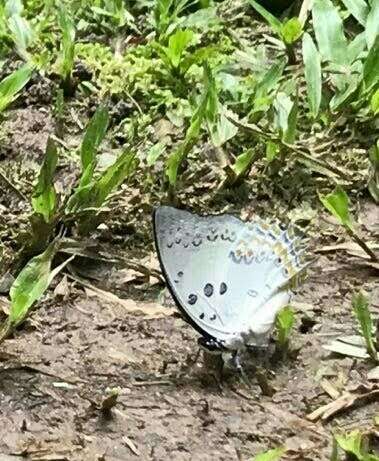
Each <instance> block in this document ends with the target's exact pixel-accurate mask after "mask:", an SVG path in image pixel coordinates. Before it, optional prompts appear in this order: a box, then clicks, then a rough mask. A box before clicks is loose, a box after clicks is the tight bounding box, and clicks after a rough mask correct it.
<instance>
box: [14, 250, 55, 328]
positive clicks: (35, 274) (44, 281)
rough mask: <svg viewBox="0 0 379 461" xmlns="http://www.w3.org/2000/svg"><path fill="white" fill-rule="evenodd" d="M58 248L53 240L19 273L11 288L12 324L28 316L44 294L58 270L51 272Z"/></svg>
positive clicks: (17, 323) (18, 322) (15, 324)
mask: <svg viewBox="0 0 379 461" xmlns="http://www.w3.org/2000/svg"><path fill="white" fill-rule="evenodd" d="M57 249H58V246H57V242H56V241H54V242H52V243H51V244H50V245H49V247H48V248H47V249H46V250H45V251H44V252H43V253H42V254H41V255H39V256H35V257H34V258H33V259H31V260H30V261H29V262H28V264H27V265H26V266H25V267H24V268H23V270H22V271H21V272H20V273H19V274H18V276H17V278H16V280H15V281H14V283H13V285H12V287H11V290H10V298H11V308H10V312H9V321H10V323H11V325H12V326H17V325H19V324H20V323H21V322H22V321H23V320H24V319H25V317H26V316H27V314H28V312H29V310H30V308H31V307H32V306H33V304H34V303H35V302H36V301H37V300H38V299H39V298H40V297H41V296H42V295H43V293H44V292H45V291H46V289H47V288H48V286H49V284H50V282H51V280H52V278H53V277H54V275H55V274H56V272H51V263H52V260H53V258H54V255H55V254H56V252H57Z"/></svg>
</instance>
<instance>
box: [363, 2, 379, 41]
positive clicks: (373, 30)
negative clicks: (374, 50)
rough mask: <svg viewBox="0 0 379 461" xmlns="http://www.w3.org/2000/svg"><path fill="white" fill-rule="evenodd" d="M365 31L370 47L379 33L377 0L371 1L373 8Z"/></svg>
mask: <svg viewBox="0 0 379 461" xmlns="http://www.w3.org/2000/svg"><path fill="white" fill-rule="evenodd" d="M365 33H366V41H367V48H368V49H370V48H371V47H372V46H373V45H374V42H375V39H376V37H377V36H378V35H379V2H378V1H377V0H373V1H372V2H371V10H370V12H369V14H368V16H367V21H366V30H365Z"/></svg>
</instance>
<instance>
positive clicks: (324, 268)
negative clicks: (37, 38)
mask: <svg viewBox="0 0 379 461" xmlns="http://www.w3.org/2000/svg"><path fill="white" fill-rule="evenodd" d="M19 116H20V117H21V119H22V117H24V115H22V116H21V115H16V117H19ZM40 116H41V117H43V116H44V115H38V116H37V119H38V118H39V117H40ZM22 120H23V119H22ZM47 120H48V119H47ZM47 125H48V124H47ZM47 125H46V123H45V124H44V128H42V129H41V132H40V136H39V137H38V138H35V139H39V141H38V142H40V143H41V144H38V145H35V144H34V143H35V142H36V143H37V141H35V140H31V141H30V143H31V145H30V149H31V150H33V151H34V152H36V156H37V158H38V156H39V154H40V152H42V151H43V149H42V148H41V146H43V144H44V142H46V140H45V141H44V137H46V135H45V133H46V132H48V131H49V128H48V127H47ZM31 131H34V132H35V130H34V129H32V130H31ZM26 140H27V142H28V143H29V138H28V137H26ZM28 145H29V144H28ZM12 146H13V147H12V149H13V148H14V146H15V144H12ZM16 146H17V145H16ZM26 147H28V146H25V144H23V145H22V149H24V148H26ZM28 149H29V147H28ZM41 149H42V150H41ZM17 150H20V149H19V148H17ZM12 156H13V153H8V156H7V161H9V159H10V157H12ZM8 208H9V207H8ZM5 211H6V210H5ZM377 220H378V218H377V213H375V208H374V209H373V207H372V206H370V205H367V206H366V205H364V206H363V207H362V216H361V222H362V223H364V226H365V231H366V232H367V235H373V234H375V233H376V234H377V228H378V227H377V226H378V223H377ZM331 240H333V239H332V238H331V237H326V238H323V237H320V238H318V239H315V241H314V243H313V244H312V248H311V249H310V251H311V252H316V251H317V250H319V249H320V248H321V247H322V246H324V245H327V244H330V243H332V242H331ZM333 241H334V240H333ZM149 244H151V242H150V243H149ZM117 251H119V250H117ZM315 254H316V253H315ZM123 256H125V257H126V258H127V257H128V252H127V251H125V252H124V254H123ZM151 264H153V265H156V264H157V262H156V259H155V256H152V262H151ZM124 275H125V274H124ZM129 275H130V274H129ZM117 277H118V274H117V272H109V273H107V275H106V276H104V278H105V279H106V282H107V283H106V284H105V285H106V289H107V290H109V292H111V291H113V290H112V286H113V285H115V283H114V280H116V279H117ZM133 279H134V275H133V274H131V275H130V277H129V278H128V277H126V279H125V278H124V285H123V287H124V288H122V286H121V288H120V286H118V288H117V294H118V295H119V296H120V297H122V298H124V299H126V300H130V301H127V302H130V303H131V305H132V304H133V300H135V299H137V298H138V300H139V303H140V304H139V306H140V312H139V313H131V312H130V311H128V309H127V308H126V307H125V304H124V305H122V304H120V303H117V302H115V301H114V299H112V298H111V296H109V297H108V299H107V296H106V295H104V294H103V295H102V296H101V297H99V296H97V295H96V294H95V293H94V292H93V290H91V289H89V288H88V284H86V283H84V284H83V283H81V282H80V279H77V280H76V281H75V280H73V279H71V278H67V279H64V280H63V282H62V279H59V282H60V283H59V284H58V286H57V287H55V290H54V287H53V289H52V290H50V292H49V294H48V295H47V296H46V297H45V298H44V300H42V302H41V303H40V304H39V308H38V309H37V310H36V311H35V312H33V314H32V315H31V317H30V318H29V319H28V320H27V321H26V323H25V324H24V325H23V326H22V328H20V330H19V331H17V332H16V333H15V335H14V337H12V338H11V339H9V340H7V341H5V342H4V343H3V344H2V345H1V348H0V401H1V402H0V460H1V461H9V460H13V461H16V460H17V461H18V460H19V461H21V460H25V459H26V460H33V461H37V460H41V461H42V460H74V461H76V460H78V461H79V460H86V461H87V460H88V461H94V460H98V461H100V460H105V461H121V460H134V459H142V460H156V461H158V460H166V459H173V460H178V461H181V460H183V461H184V460H186V461H187V460H194V461H196V460H201V461H204V460H205V461H206V460H212V461H213V460H225V461H229V460H230V461H232V460H249V459H251V458H252V457H253V456H254V455H255V454H257V453H259V452H260V451H262V450H266V449H268V448H273V447H276V446H280V445H286V446H287V448H288V452H287V455H286V458H284V459H293V460H302V461H306V460H320V461H323V460H329V459H330V454H331V450H332V435H331V434H332V432H333V431H334V430H350V429H354V428H360V429H362V430H364V431H366V432H370V431H371V432H373V431H374V430H375V429H374V422H373V421H374V419H373V418H374V416H375V415H378V402H377V401H376V402H375V401H374V402H365V403H364V405H357V406H356V407H353V408H350V409H347V410H344V411H342V412H340V413H339V414H337V415H333V416H332V417H331V418H329V419H328V420H325V421H322V422H321V421H315V422H311V421H310V420H309V419H308V418H307V416H308V415H309V414H310V413H311V412H312V411H314V410H315V409H317V408H319V407H320V406H322V405H324V404H326V403H330V402H331V401H332V400H333V398H332V397H331V396H330V395H328V394H327V393H326V391H325V386H323V385H322V382H325V380H327V381H328V382H329V383H332V384H333V386H334V388H335V389H337V390H338V391H339V392H343V391H345V390H346V389H349V388H351V387H354V386H358V385H362V384H364V385H368V384H369V382H368V380H367V373H368V371H369V370H370V369H371V368H372V365H371V364H370V363H368V362H364V361H362V360H356V359H353V358H344V357H341V356H335V355H333V354H331V353H330V352H328V351H326V350H325V349H323V347H322V346H323V345H324V344H326V343H328V342H330V340H332V339H334V338H336V337H338V336H341V335H348V334H354V333H356V326H355V321H354V319H353V316H352V312H351V295H352V293H353V292H354V291H355V290H358V289H361V288H363V289H365V290H366V291H367V293H368V295H369V297H370V299H371V300H372V310H373V314H374V316H375V318H378V317H379V304H378V302H377V300H378V299H379V296H378V295H379V280H378V277H377V270H375V268H372V267H369V266H367V265H365V264H364V263H363V261H362V259H358V258H354V257H352V256H348V255H346V254H345V253H344V252H342V251H337V252H336V251H331V252H326V253H322V254H317V259H316V261H315V262H314V264H313V265H312V266H311V269H310V271H309V277H308V280H307V281H306V282H305V284H304V285H303V286H302V287H301V289H300V290H299V293H298V294H297V296H296V298H295V303H294V306H295V307H296V310H297V317H296V318H297V320H296V328H295V331H294V334H293V335H292V337H291V344H290V353H289V354H288V356H287V357H284V358H282V359H280V360H277V359H276V360H273V358H272V357H271V358H270V357H269V354H266V355H265V354H263V357H262V354H255V353H250V354H248V355H247V356H246V357H244V363H245V367H246V371H247V374H248V377H249V379H250V381H251V388H249V387H247V386H246V385H245V384H244V382H242V381H240V379H239V377H238V375H237V374H235V373H230V372H229V373H227V374H226V375H225V377H224V380H223V382H222V389H220V388H219V385H218V384H217V383H216V382H215V380H214V378H213V377H212V370H211V369H210V368H209V367H206V366H204V361H202V360H200V361H199V362H198V363H196V364H195V365H194V366H193V367H192V368H190V369H187V370H186V365H187V364H188V363H189V362H190V361H191V360H192V359H193V358H194V357H195V355H196V353H197V350H198V347H197V343H196V336H197V335H196V333H195V332H194V330H193V329H192V328H191V327H190V326H189V325H187V324H186V323H184V321H183V320H182V319H181V318H180V317H179V316H178V314H177V313H176V310H175V309H173V308H172V307H167V308H166V310H165V311H164V312H163V314H162V312H161V311H160V313H159V314H156V315H155V314H152V315H150V316H147V315H145V314H144V306H146V312H147V311H148V307H151V305H152V303H153V305H155V304H157V303H158V302H159V300H158V292H159V289H161V288H163V287H162V286H161V287H158V286H157V284H156V282H157V280H156V279H151V281H154V283H151V284H148V283H145V284H142V285H137V286H134V287H133ZM78 280H79V281H78ZM117 280H119V279H117ZM91 283H94V284H96V281H93V280H92V281H91ZM130 284H131V285H130ZM131 286H132V288H131ZM102 288H104V281H103V284H102ZM158 288H159V289H158ZM257 364H258V365H259V366H261V368H262V369H263V372H262V373H263V374H264V376H265V379H266V381H267V382H268V384H269V386H268V388H269V389H270V390H271V391H272V392H271V395H264V393H263V392H262V386H259V385H258V380H257V375H256V374H255V373H254V371H253V365H257ZM266 384H267V383H266ZM114 388H117V393H118V398H117V402H116V404H115V405H114V406H112V404H113V403H115V402H114V401H113V402H112V397H110V395H111V390H112V389H114ZM266 390H267V389H266ZM108 407H112V408H111V409H110V410H109V409H107V408H108ZM376 431H377V428H376Z"/></svg>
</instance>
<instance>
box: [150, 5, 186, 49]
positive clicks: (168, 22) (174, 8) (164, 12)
mask: <svg viewBox="0 0 379 461" xmlns="http://www.w3.org/2000/svg"><path fill="white" fill-rule="evenodd" d="M193 3H195V2H194V0H156V2H155V8H154V26H155V30H156V34H157V37H158V38H159V40H160V41H163V40H164V38H165V36H166V35H170V33H172V32H173V31H174V29H175V28H176V27H177V25H178V20H179V17H180V15H181V14H182V13H183V12H184V10H185V9H186V8H188V7H189V6H190V5H191V4H193Z"/></svg>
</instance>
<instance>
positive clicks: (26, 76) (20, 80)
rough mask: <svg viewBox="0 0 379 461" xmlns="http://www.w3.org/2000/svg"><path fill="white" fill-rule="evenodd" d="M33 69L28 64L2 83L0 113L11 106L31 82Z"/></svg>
mask: <svg viewBox="0 0 379 461" xmlns="http://www.w3.org/2000/svg"><path fill="white" fill-rule="evenodd" d="M32 73H33V67H32V66H30V65H28V64H26V65H24V66H23V67H21V68H20V69H18V70H16V71H14V72H12V73H11V74H10V75H8V77H5V78H4V79H3V80H2V81H1V82H0V113H1V112H3V110H4V109H6V108H7V106H9V104H11V103H12V102H13V101H14V100H15V99H16V98H17V96H18V94H19V93H20V91H21V90H22V89H23V88H24V86H25V85H26V84H27V83H28V82H29V80H30V78H31V76H32Z"/></svg>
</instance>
